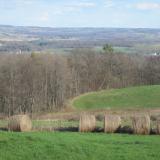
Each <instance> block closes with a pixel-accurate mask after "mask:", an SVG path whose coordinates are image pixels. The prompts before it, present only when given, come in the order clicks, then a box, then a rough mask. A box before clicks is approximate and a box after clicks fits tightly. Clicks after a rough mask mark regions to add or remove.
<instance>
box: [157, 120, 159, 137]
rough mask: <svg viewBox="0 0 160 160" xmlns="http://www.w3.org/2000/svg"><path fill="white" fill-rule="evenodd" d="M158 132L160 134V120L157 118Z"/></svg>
mask: <svg viewBox="0 0 160 160" xmlns="http://www.w3.org/2000/svg"><path fill="white" fill-rule="evenodd" d="M157 134H160V120H157Z"/></svg>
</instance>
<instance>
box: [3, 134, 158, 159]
mask: <svg viewBox="0 0 160 160" xmlns="http://www.w3.org/2000/svg"><path fill="white" fill-rule="evenodd" d="M22 159H23V160H28V159H32V160H34V159H36V160H43V159H46V160H52V159H54V160H57V159H58V160H68V159H70V160H88V159H92V160H97V159H100V160H104V159H110V160H115V159H116V160H125V159H126V160H127V159H129V160H135V159H136V160H142V159H144V160H157V159H160V137H159V136H136V135H127V134H123V135H122V134H104V133H103V134H102V133H101V134H100V133H86V134H82V133H73V132H70V133H69V132H53V133H52V132H50V133H49V132H48V133H47V132H41V133H40V132H35V133H12V132H10V133H7V132H0V160H22Z"/></svg>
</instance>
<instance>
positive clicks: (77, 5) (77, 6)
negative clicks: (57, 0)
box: [65, 2, 96, 10]
mask: <svg viewBox="0 0 160 160" xmlns="http://www.w3.org/2000/svg"><path fill="white" fill-rule="evenodd" d="M65 7H66V8H71V9H74V10H75V9H83V8H93V7H96V4H95V3H93V2H76V3H72V4H68V5H65Z"/></svg>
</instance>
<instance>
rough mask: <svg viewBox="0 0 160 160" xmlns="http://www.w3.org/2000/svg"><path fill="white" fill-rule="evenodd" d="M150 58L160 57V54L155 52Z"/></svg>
mask: <svg viewBox="0 0 160 160" xmlns="http://www.w3.org/2000/svg"><path fill="white" fill-rule="evenodd" d="M151 56H160V53H157V52H155V53H153V54H151Z"/></svg>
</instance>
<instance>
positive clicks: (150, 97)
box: [72, 85, 160, 109]
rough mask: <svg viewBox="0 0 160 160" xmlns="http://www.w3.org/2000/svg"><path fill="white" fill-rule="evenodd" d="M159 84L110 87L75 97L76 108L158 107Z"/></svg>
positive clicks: (73, 104)
mask: <svg viewBox="0 0 160 160" xmlns="http://www.w3.org/2000/svg"><path fill="white" fill-rule="evenodd" d="M159 97H160V85H153V86H141V87H131V88H123V89H112V90H105V91H100V92H92V93H87V94H84V95H82V96H79V97H76V98H75V99H73V101H72V106H73V107H75V108H77V109H144V108H158V107H160V98H159Z"/></svg>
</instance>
